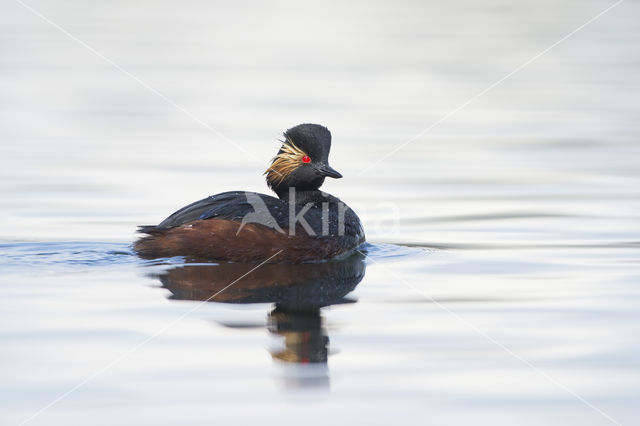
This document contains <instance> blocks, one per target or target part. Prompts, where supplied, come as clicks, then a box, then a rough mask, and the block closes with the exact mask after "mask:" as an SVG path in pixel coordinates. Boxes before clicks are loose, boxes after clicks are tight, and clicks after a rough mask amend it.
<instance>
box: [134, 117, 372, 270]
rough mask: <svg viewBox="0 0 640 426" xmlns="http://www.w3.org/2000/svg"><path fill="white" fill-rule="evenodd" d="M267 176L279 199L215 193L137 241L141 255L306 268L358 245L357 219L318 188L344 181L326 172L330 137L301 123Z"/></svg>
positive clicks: (314, 126)
mask: <svg viewBox="0 0 640 426" xmlns="http://www.w3.org/2000/svg"><path fill="white" fill-rule="evenodd" d="M284 137H285V139H284V141H283V142H282V146H281V147H280V150H279V151H278V154H277V155H276V156H275V157H274V159H273V161H272V162H271V165H270V167H269V168H268V169H267V171H266V172H265V175H266V179H267V184H268V185H269V187H270V188H271V189H272V190H273V191H274V192H275V193H276V194H277V195H278V198H275V197H271V196H268V195H265V194H258V193H255V192H245V191H232V192H223V193H221V194H217V195H212V196H210V197H208V198H205V199H203V200H200V201H196V202H195V203H192V204H189V205H188V206H186V207H183V208H182V209H180V210H178V211H177V212H175V213H173V214H172V215H171V216H169V217H168V218H166V219H165V220H164V221H162V222H161V223H160V224H159V225H157V226H141V227H140V228H139V232H142V233H145V234H148V236H145V237H142V238H140V239H139V240H138V241H137V242H136V243H135V246H134V248H135V250H136V251H137V252H138V254H140V255H141V256H143V257H171V256H186V257H191V258H198V259H212V260H228V261H234V262H258V261H265V260H267V259H268V260H269V262H273V263H284V262H286V263H301V262H310V261H319V260H327V259H332V258H335V257H337V256H343V255H346V254H348V253H350V252H352V251H354V250H355V249H356V248H357V247H358V246H360V245H361V244H362V243H363V242H364V240H365V237H364V230H363V229H362V225H361V224H360V219H359V218H358V216H357V215H356V214H355V213H354V212H353V210H351V209H350V208H349V207H347V206H346V205H345V204H344V203H343V202H342V201H340V200H339V199H338V198H336V197H334V196H332V195H329V194H327V193H325V192H322V191H320V190H319V188H320V186H321V185H322V184H323V183H324V179H325V177H327V176H328V177H332V178H341V177H342V175H341V174H340V173H338V172H337V171H336V170H334V169H333V168H331V167H330V166H329V161H328V159H329V150H330V148H331V133H330V132H329V130H328V129H327V128H326V127H323V126H320V125H318V124H300V125H298V126H295V127H292V128H291V129H289V130H287V131H286V132H285V133H284Z"/></svg>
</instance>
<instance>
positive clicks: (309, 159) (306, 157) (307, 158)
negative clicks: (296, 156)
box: [302, 155, 311, 163]
mask: <svg viewBox="0 0 640 426" xmlns="http://www.w3.org/2000/svg"><path fill="white" fill-rule="evenodd" d="M302 162H303V163H310V162H311V157H309V156H308V155H305V156H304V157H302Z"/></svg>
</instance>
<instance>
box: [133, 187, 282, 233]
mask: <svg viewBox="0 0 640 426" xmlns="http://www.w3.org/2000/svg"><path fill="white" fill-rule="evenodd" d="M247 215H253V218H252V221H253V222H260V223H262V222H264V223H263V224H265V225H268V226H271V227H276V226H275V225H278V226H279V227H280V228H286V227H287V226H288V223H289V214H288V204H287V203H286V202H285V201H282V200H280V199H278V198H275V197H271V196H269V195H264V194H258V193H257V192H246V191H230V192H223V193H221V194H216V195H212V196H210V197H207V198H204V199H202V200H199V201H196V202H194V203H191V204H189V205H188V206H185V207H183V208H181V209H180V210H178V211H176V212H175V213H173V214H172V215H171V216H169V217H168V218H166V219H165V220H163V221H162V222H160V224H159V225H156V226H140V227H139V228H138V232H142V233H147V234H148V233H153V232H155V231H161V230H165V229H169V228H175V227H177V226H180V225H183V224H185V223H188V222H192V221H194V220H202V219H212V218H219V219H226V220H236V221H242V220H243V219H244V218H245V217H247ZM256 215H258V217H255V216H256ZM249 217H251V216H249ZM261 218H263V220H261Z"/></svg>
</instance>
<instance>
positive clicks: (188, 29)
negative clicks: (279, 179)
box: [0, 0, 640, 425]
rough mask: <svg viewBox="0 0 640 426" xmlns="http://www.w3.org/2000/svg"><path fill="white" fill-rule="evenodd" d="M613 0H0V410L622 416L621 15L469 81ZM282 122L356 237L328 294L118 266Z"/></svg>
mask: <svg viewBox="0 0 640 426" xmlns="http://www.w3.org/2000/svg"><path fill="white" fill-rule="evenodd" d="M614 4H615V3H614V2H613V1H601V0H588V1H577V0H568V1H565V2H560V3H558V2H551V1H546V0H545V1H541V2H535V3H532V2H509V1H504V0H483V1H481V2H472V1H468V0H456V1H447V2H445V1H429V2H419V1H415V2H411V1H401V2H382V1H377V2H363V1H355V2H348V3H345V2H334V1H326V2H322V3H301V2H286V1H274V2H269V3H262V2H255V1H239V2H211V1H209V2H204V1H183V2H176V1H161V2H148V1H139V2H125V1H116V2H103V3H96V2H81V1H77V0H70V1H64V2H63V1H43V0H29V1H26V0H25V2H24V3H22V2H21V1H16V0H6V1H5V2H3V5H2V13H1V14H0V143H1V145H0V200H1V203H2V209H0V241H1V245H0V253H1V257H0V265H1V267H2V269H1V270H0V283H1V286H2V287H1V288H2V291H3V297H2V299H1V300H0V315H1V316H2V321H0V343H1V344H2V348H3V349H2V351H0V369H1V377H2V380H1V381H0V395H1V398H0V423H2V424H7V425H9V424H20V423H21V422H23V421H25V420H27V419H30V420H29V422H28V423H27V424H33V425H38V424H42V425H57V424H65V425H67V424H94V425H102V424H104V425H111V424H114V423H117V424H131V425H134V424H135V425H139V424H155V425H165V424H166V425H170V424H190V425H191V424H194V425H196V424H212V423H219V424H256V423H258V422H261V423H279V424H298V423H301V422H304V423H307V424H324V423H331V424H352V423H355V422H365V421H366V422H367V423H371V424H388V423H390V422H402V423H404V424H438V425H447V424H451V425H453V424H469V423H471V422H473V423H474V424H492V425H494V424H513V423H515V422H517V423H518V424H521V425H534V424H535V425H539V424H563V425H564V424H576V425H606V424H615V423H616V422H618V423H620V424H624V425H631V424H639V422H638V416H637V413H638V410H637V406H638V404H639V403H640V357H639V355H640V353H639V352H640V344H639V343H638V339H637V336H638V332H639V331H640V325H639V324H640V322H639V321H638V320H639V319H640V311H639V309H640V291H639V287H638V285H639V281H640V271H639V270H638V265H639V262H640V253H639V249H640V226H639V225H640V214H639V211H640V209H639V208H640V190H639V188H640V144H639V143H638V134H639V130H640V120H639V117H638V106H639V100H640V72H639V71H640V21H639V20H638V16H640V4H638V2H635V1H632V0H626V1H624V2H622V3H620V4H618V5H617V6H615V7H614V8H612V9H611V10H609V11H608V12H606V13H605V14H604V15H602V16H601V17H600V18H599V19H597V20H595V21H593V22H592V23H590V24H589V25H587V26H586V27H584V28H583V29H582V30H580V31H578V32H576V33H575V34H574V35H572V36H571V37H570V38H568V39H567V40H565V41H563V42H562V43H560V44H558V45H557V46H555V47H554V48H553V49H551V50H549V51H548V52H546V53H545V54H544V55H542V56H540V57H539V58H537V59H536V60H535V61H533V62H531V63H529V64H528V65H527V66H526V67H524V68H522V69H521V70H520V71H519V72H517V73H515V74H513V75H511V76H510V77H509V78H507V79H505V80H504V81H502V82H501V83H500V84H498V85H496V86H495V87H493V88H492V89H491V90H490V91H488V92H486V93H484V94H483V95H482V96H480V97H478V98H474V96H475V95H477V94H478V93H481V92H482V91H483V90H484V89H486V88H488V87H490V86H491V85H492V84H493V83H495V82H497V81H498V80H500V79H501V78H502V77H504V76H506V75H508V74H509V73H511V72H512V71H513V70H515V69H517V68H518V67H519V66H520V65H521V64H523V63H525V62H527V61H528V60H530V59H531V58H533V57H534V56H536V55H537V54H539V53H540V52H543V51H544V50H545V49H547V48H548V47H550V46H551V45H553V44H554V43H556V42H557V41H558V40H560V39H562V38H563V37H565V36H566V35H567V34H569V33H570V32H572V31H573V30H575V29H576V28H578V27H580V26H581V25H583V24H584V23H586V22H588V21H589V20H590V19H592V18H593V17H595V16H596V15H598V14H599V13H600V12H602V11H603V10H605V9H607V8H608V7H609V6H611V5H614ZM29 7H31V8H33V9H31V10H30V9H29ZM34 12H37V13H40V14H41V16H38V15H37V14H36V13H34ZM43 17H44V18H46V19H48V20H49V21H50V22H47V21H46V19H43ZM52 23H53V24H52ZM55 25H58V26H59V28H56V26H55ZM61 28H62V29H64V30H65V31H67V32H68V34H65V33H64V32H63V31H61ZM91 49H93V51H92V50H91ZM470 99H474V100H473V102H471V103H469V104H468V105H466V106H465V107H464V108H463V109H460V110H459V111H456V112H455V114H452V115H450V116H448V117H447V119H446V120H444V121H442V122H439V120H440V119H441V118H442V117H444V116H446V115H447V114H448V113H449V112H450V111H454V110H456V109H457V108H458V107H459V106H461V105H463V104H465V103H466V102H467V101H468V100H470ZM301 122H316V123H321V124H324V125H326V126H328V127H329V129H330V130H331V131H332V133H333V148H332V155H331V163H332V165H333V166H334V167H335V168H336V169H338V170H339V171H340V172H342V173H343V174H344V176H345V178H344V179H342V180H338V181H328V182H327V183H326V185H325V186H324V187H323V188H324V189H325V190H327V191H328V192H331V193H333V194H335V195H337V196H339V197H340V198H341V199H343V200H344V201H346V202H347V203H348V204H349V205H351V206H352V207H353V208H354V209H355V210H356V211H357V212H358V214H359V215H360V216H361V218H362V219H363V221H364V224H365V229H366V231H367V236H368V240H369V242H370V245H369V246H368V252H369V256H370V258H369V259H367V260H366V261H365V263H366V273H365V272H364V266H359V265H360V264H356V266H351V267H345V268H344V271H346V272H345V274H347V273H349V271H351V272H352V274H351V275H349V276H350V277H351V278H350V279H347V280H344V281H340V282H342V283H343V284H344V285H343V286H342V287H339V288H335V289H334V290H335V294H334V293H332V297H334V296H335V300H334V299H331V300H326V301H325V302H327V303H326V304H327V305H332V306H330V307H323V308H321V307H320V306H319V307H318V309H319V311H318V312H316V314H317V315H315V316H306V317H298V316H296V315H292V314H291V313H287V312H284V313H283V312H282V311H278V310H276V311H274V310H273V309H274V307H273V302H274V301H282V298H283V297H290V294H289V293H287V292H286V291H284V293H282V292H280V293H277V294H274V293H273V292H270V291H267V292H266V293H265V292H263V290H260V289H256V288H249V287H251V286H249V285H247V286H245V287H246V288H245V287H243V288H242V289H240V288H239V289H237V291H238V292H239V293H237V294H236V293H233V296H232V295H231V294H229V297H230V300H227V302H237V303H205V304H203V305H199V303H200V302H199V300H202V297H201V296H202V293H201V292H200V290H199V288H200V286H201V285H203V284H202V283H201V281H199V280H201V279H205V280H211V276H210V275H207V274H208V273H206V272H203V271H206V269H195V271H197V272H198V274H196V276H195V277H194V276H193V275H191V274H192V273H193V272H189V270H187V269H184V268H188V266H184V265H183V264H182V263H181V261H180V259H170V260H166V261H163V262H144V261H140V260H137V259H136V258H135V257H134V256H132V255H131V252H130V248H129V244H130V242H131V241H132V240H133V239H134V238H135V235H134V233H133V232H134V230H135V226H136V225H139V224H153V223H158V222H159V221H161V220H162V219H164V217H166V216H167V215H168V214H169V213H171V212H172V211H174V210H175V209H177V208H179V207H181V206H183V205H185V204H187V203H189V202H191V201H194V200H197V199H200V198H203V197H204V196H207V195H209V194H214V193H218V192H222V191H226V190H232V189H243V190H254V191H260V192H265V191H266V187H265V184H264V181H263V176H262V172H263V171H264V169H265V168H266V165H267V163H268V161H269V159H270V158H271V157H272V156H273V155H274V154H275V152H276V150H277V148H278V146H279V144H278V142H277V140H278V138H279V137H280V134H281V132H282V131H284V130H285V129H287V128H288V127H291V126H293V125H295V124H298V123H301ZM433 123H438V125H437V126H435V127H433V128H431V129H430V130H429V131H428V132H426V133H424V134H423V135H421V136H420V137H418V138H416V139H415V140H414V141H413V142H411V143H410V144H408V145H406V146H405V147H403V148H402V149H400V150H398V151H397V152H395V153H394V154H393V155H392V156H390V157H388V158H385V159H384V161H382V162H379V163H377V162H378V161H379V160H380V159H381V158H383V157H384V156H385V155H386V154H387V153H389V152H390V151H392V150H393V149H394V148H396V147H398V146H399V145H401V144H403V143H404V142H405V141H407V140H409V139H410V138H412V137H414V136H415V135H417V134H420V133H421V132H423V131H424V130H425V129H427V128H429V127H430V126H431V125H432V124H433ZM212 129H213V130H212ZM372 165H373V166H372ZM206 267H208V268H210V267H211V265H209V266H206ZM206 267H205V268H206ZM191 268H197V266H191ZM191 271H193V269H192V270H191ZM216 271H218V272H212V274H213V276H214V277H215V276H220V275H219V274H220V272H219V270H216ZM235 272H237V271H229V272H228V273H229V276H231V275H232V273H235ZM274 274H276V275H277V276H279V277H282V276H286V274H285V273H283V272H282V271H276V272H274ZM308 274H309V276H310V277H311V276H313V277H316V275H314V274H316V271H315V270H314V271H310V272H308ZM302 275H304V274H302ZM347 275H348V274H347ZM203 276H204V278H202V277H203ZM314 279H315V278H314ZM313 282H314V281H311V283H312V284H313ZM335 282H338V281H335ZM185 286H186V287H185ZM349 286H353V287H349ZM212 288H213V287H212ZM216 288H217V287H216ZM247 288H249V289H247ZM290 288H296V289H299V288H302V289H304V288H307V289H309V288H310V289H312V290H313V289H315V288H317V287H314V286H313V285H310V286H309V285H307V287H304V286H302V287H295V286H293V287H291V286H290V287H289V289H290ZM322 288H325V287H322ZM210 290H211V288H205V290H204V294H207V293H206V292H207V291H210ZM285 290H286V289H285ZM351 290H353V291H351ZM243 291H244V293H243ZM287 291H288V290H287ZM296 291H298V290H296ZM342 293H345V294H342ZM296 295H297V296H296V297H298V296H300V294H298V293H296ZM303 296H304V297H306V298H313V297H316V296H313V295H312V294H306V293H304V294H303ZM234 297H235V299H233V298H234ZM251 298H253V299H251ZM231 299H233V300H231ZM249 299H250V301H254V302H256V303H252V304H243V303H239V302H242V301H248V300H249ZM287 300H289V299H287ZM307 300H308V299H307ZM314 300H316V299H314ZM334 303H337V304H334ZM322 306H324V304H322ZM160 331H161V333H159V332H160ZM489 338H490V339H489ZM305 339H306V340H305ZM327 341H328V344H327ZM143 342H145V343H144V345H142V346H138V345H140V344H141V343H143ZM305 342H310V343H309V344H308V345H307V346H305V344H306V343H305ZM309 348H311V349H313V348H315V349H318V351H319V352H318V351H315V349H314V351H315V352H314V351H312V353H313V354H316V355H317V356H319V357H320V358H322V356H325V359H324V360H323V359H311V360H309V359H307V361H318V362H309V363H308V364H306V363H296V362H291V361H292V359H291V357H292V356H293V355H296V354H298V355H299V354H300V353H306V352H304V351H305V350H307V349H309ZM132 349H135V350H134V351H132ZM323 350H325V352H326V353H324V352H323ZM130 351H131V353H129V352H130ZM296 351H299V353H298V352H296ZM125 354H126V356H123V355H125ZM318 354H319V355H318ZM316 355H314V356H316ZM327 358H328V361H327ZM105 367H108V368H107V369H105V370H102V369H103V368H105ZM94 375H95V376H94ZM86 378H91V380H90V381H88V382H87V383H86V384H84V385H83V386H81V387H80V388H78V389H77V390H75V391H74V392H72V393H71V394H69V395H68V396H67V397H65V398H64V399H62V400H61V401H60V402H58V403H56V404H55V405H53V406H51V407H50V408H48V409H47V410H46V411H43V412H42V413H40V414H39V415H38V416H37V417H34V418H30V416H32V415H33V414H34V413H37V412H38V410H40V409H41V408H43V407H45V406H46V405H47V404H49V403H50V402H52V401H53V400H55V398H57V397H58V396H60V395H61V394H63V393H64V392H66V391H68V390H70V389H72V388H73V387H74V386H75V385H77V384H78V383H81V382H82V381H83V380H85V379H86ZM578 396H579V397H578ZM580 398H583V399H582V400H581V399H580Z"/></svg>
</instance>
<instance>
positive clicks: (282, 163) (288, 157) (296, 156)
mask: <svg viewBox="0 0 640 426" xmlns="http://www.w3.org/2000/svg"><path fill="white" fill-rule="evenodd" d="M280 150H281V151H282V152H280V153H279V154H278V155H276V156H275V157H274V159H273V161H272V162H271V166H269V168H268V169H267V170H266V171H265V172H264V174H265V175H267V182H269V183H270V184H274V185H277V184H280V183H282V181H283V180H284V179H285V178H286V177H287V176H289V174H291V172H293V171H294V170H295V169H297V168H298V167H300V165H301V164H302V157H304V156H305V155H307V154H306V153H305V152H304V151H303V150H301V149H300V148H298V147H297V146H296V144H294V143H293V141H292V140H291V139H289V138H287V140H286V141H284V142H283V143H282V147H281V148H280Z"/></svg>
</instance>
